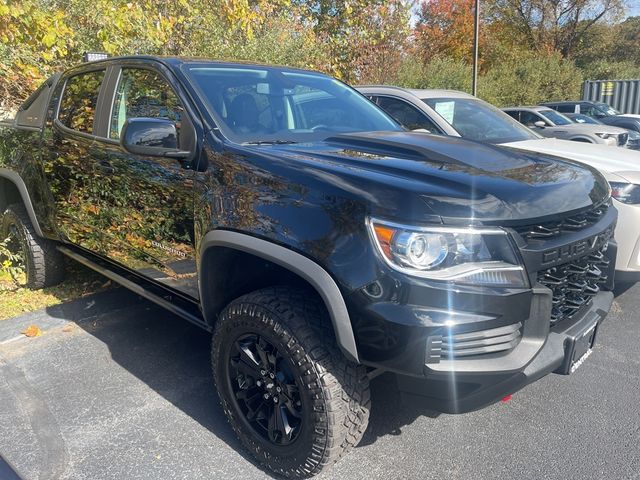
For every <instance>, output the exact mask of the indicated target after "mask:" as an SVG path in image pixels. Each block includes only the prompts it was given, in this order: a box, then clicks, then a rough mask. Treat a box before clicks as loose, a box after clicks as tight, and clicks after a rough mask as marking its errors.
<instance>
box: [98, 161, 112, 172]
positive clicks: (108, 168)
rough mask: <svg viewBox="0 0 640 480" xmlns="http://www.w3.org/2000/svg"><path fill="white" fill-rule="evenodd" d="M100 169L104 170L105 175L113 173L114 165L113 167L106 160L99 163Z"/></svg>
mask: <svg viewBox="0 0 640 480" xmlns="http://www.w3.org/2000/svg"><path fill="white" fill-rule="evenodd" d="M98 168H99V169H100V170H102V171H103V172H104V173H113V165H111V164H110V163H109V162H107V161H106V160H102V161H100V162H98Z"/></svg>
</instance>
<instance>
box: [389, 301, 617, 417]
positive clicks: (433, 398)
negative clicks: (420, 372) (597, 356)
mask: <svg viewBox="0 0 640 480" xmlns="http://www.w3.org/2000/svg"><path fill="white" fill-rule="evenodd" d="M612 302H613V293H611V292H600V293H598V295H596V297H595V298H594V299H593V300H592V304H591V307H590V308H589V309H588V310H586V311H585V312H583V314H582V315H581V316H579V317H576V318H573V319H571V320H567V321H565V322H563V323H562V324H561V325H558V326H556V327H554V328H552V329H551V330H550V331H549V334H548V336H547V340H546V341H545V342H544V345H543V347H542V349H540V351H539V352H538V354H537V355H536V356H535V357H534V358H533V360H532V361H531V362H530V363H529V364H527V365H524V366H523V367H522V368H519V369H516V370H513V371H508V370H504V369H497V368H493V369H483V368H482V365H481V363H482V362H475V363H476V365H473V366H471V365H469V366H467V368H466V369H464V370H460V369H458V368H456V367H457V366H459V365H456V363H455V362H451V365H450V366H448V367H447V368H446V369H442V370H433V369H430V371H429V372H428V373H427V374H426V375H425V377H424V378H420V377H414V376H407V375H401V374H397V375H396V378H397V383H398V388H399V390H400V392H401V393H402V394H403V396H404V398H405V400H407V401H417V402H419V403H420V405H421V406H423V407H424V408H428V409H431V410H436V411H439V412H443V413H464V412H469V411H473V410H478V409H480V408H482V407H485V406H487V405H490V404H492V403H495V402H496V401H498V400H500V399H502V398H504V397H505V396H507V395H509V394H512V393H514V392H516V391H518V390H520V389H521V388H523V387H524V386H526V385H528V384H530V383H533V382H535V381H536V380H538V379H540V378H542V377H543V376H545V375H547V374H549V373H552V372H555V373H561V374H567V373H570V370H571V367H572V365H574V363H575V362H576V361H577V360H579V358H575V354H579V353H582V352H578V351H576V350H575V348H576V345H577V341H579V340H580V339H582V338H583V336H584V334H585V333H588V334H591V333H592V332H593V327H594V326H596V329H597V327H598V326H599V325H600V323H601V322H602V321H603V320H604V318H605V316H606V315H607V312H608V311H609V308H610V307H611V303H612ZM596 331H597V330H596ZM516 350H517V349H516ZM514 354H515V355H516V356H517V355H518V353H517V352H515V351H514ZM581 356H583V355H581ZM501 364H502V366H504V365H506V363H504V359H503V361H502V362H501ZM487 366H490V365H487ZM462 367H463V368H465V366H464V365H463V366H462Z"/></svg>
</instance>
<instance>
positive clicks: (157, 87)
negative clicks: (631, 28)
mask: <svg viewBox="0 0 640 480" xmlns="http://www.w3.org/2000/svg"><path fill="white" fill-rule="evenodd" d="M182 105H183V103H182V101H181V100H180V98H179V97H178V95H177V94H176V92H175V90H173V89H172V87H171V86H170V84H169V82H168V81H167V80H166V78H165V77H164V76H163V75H162V74H161V73H160V72H158V71H156V70H154V69H151V68H146V67H145V68H142V67H134V66H132V67H127V66H124V67H123V68H121V70H120V72H119V77H118V81H117V85H116V87H115V92H114V95H113V105H112V106H111V110H110V111H111V114H110V118H109V126H108V137H109V138H108V140H107V148H106V149H105V158H104V159H103V162H102V165H103V168H102V169H101V174H100V176H99V178H97V179H96V182H97V183H98V184H99V185H100V187H101V188H100V190H101V195H100V203H99V216H100V218H101V220H102V222H101V223H102V224H103V225H104V227H105V235H107V236H108V237H109V238H110V242H109V245H110V247H111V248H110V249H109V251H108V252H107V253H106V254H107V256H108V257H109V258H110V259H112V260H115V261H117V262H119V263H121V264H122V265H124V266H125V267H127V268H129V269H131V270H134V271H136V272H138V273H140V274H142V275H144V276H146V277H150V278H152V279H154V280H155V281H157V282H160V283H163V284H165V285H167V286H169V287H172V288H175V289H177V290H180V291H182V292H184V293H186V294H188V295H190V296H192V297H194V298H196V297H197V295H198V293H197V278H196V265H195V250H194V221H193V219H194V192H193V176H194V172H193V170H191V169H190V168H189V167H188V166H187V165H186V164H185V163H184V162H181V161H180V160H177V159H175V158H167V157H156V156H146V155H139V154H133V153H130V152H128V151H126V150H125V149H124V148H123V147H122V146H121V145H120V144H119V139H120V135H121V133H122V129H123V127H124V125H125V122H126V121H127V120H129V119H131V118H165V119H169V120H172V121H173V122H175V124H176V128H177V130H178V135H179V143H180V147H181V148H182V149H183V150H191V151H194V149H195V146H194V145H195V141H194V138H195V133H194V128H193V124H192V123H191V121H190V120H189V118H187V115H186V113H185V110H184V108H183V106H182Z"/></svg>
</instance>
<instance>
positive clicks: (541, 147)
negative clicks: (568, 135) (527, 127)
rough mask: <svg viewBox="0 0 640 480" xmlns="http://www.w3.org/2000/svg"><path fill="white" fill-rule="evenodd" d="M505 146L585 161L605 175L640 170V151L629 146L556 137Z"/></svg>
mask: <svg viewBox="0 0 640 480" xmlns="http://www.w3.org/2000/svg"><path fill="white" fill-rule="evenodd" d="M503 145H504V146H508V147H513V148H517V149H519V150H527V151H530V152H541V153H547V154H550V155H556V156H558V157H563V158H567V159H569V160H575V161H578V162H582V163H585V164H587V165H590V166H592V167H593V168H596V169H598V170H599V171H600V172H601V173H602V174H603V175H605V176H607V174H609V173H619V172H628V171H633V170H636V171H637V170H640V152H639V151H636V150H630V149H628V148H620V147H609V146H606V145H594V144H591V143H582V142H572V141H570V140H559V139H556V138H543V139H539V140H524V141H521V142H511V143H504V144H503Z"/></svg>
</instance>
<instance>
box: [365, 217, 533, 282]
mask: <svg viewBox="0 0 640 480" xmlns="http://www.w3.org/2000/svg"><path fill="white" fill-rule="evenodd" d="M368 223H369V231H370V233H371V236H372V238H373V241H374V243H375V245H376V247H377V249H378V251H379V252H380V254H381V256H382V257H383V259H384V260H385V262H386V263H387V264H388V265H389V266H390V267H391V268H393V269H395V270H397V271H400V272H403V273H406V274H408V275H412V276H415V277H422V278H429V279H432V280H441V281H449V282H455V283H461V284H474V285H489V286H509V287H526V286H527V285H528V283H527V279H526V275H525V272H524V268H523V267H522V265H521V264H520V262H519V260H518V255H517V254H516V251H515V249H514V247H513V245H512V243H511V241H510V240H509V237H508V235H507V233H506V232H505V231H504V230H500V229H497V228H468V227H466V228H465V227H463V228H456V227H443V226H433V227H413V226H407V225H399V224H396V223H391V222H386V221H381V220H376V219H373V218H372V219H369V222H368Z"/></svg>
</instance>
